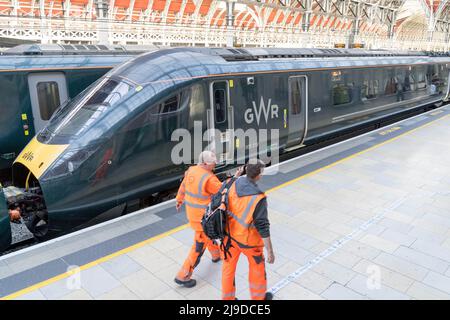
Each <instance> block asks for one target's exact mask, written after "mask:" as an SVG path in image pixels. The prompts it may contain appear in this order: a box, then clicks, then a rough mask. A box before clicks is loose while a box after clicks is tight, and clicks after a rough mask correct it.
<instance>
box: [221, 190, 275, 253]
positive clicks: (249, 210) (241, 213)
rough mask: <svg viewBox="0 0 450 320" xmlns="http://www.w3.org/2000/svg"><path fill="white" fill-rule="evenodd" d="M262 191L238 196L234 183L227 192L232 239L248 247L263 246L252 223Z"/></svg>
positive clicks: (261, 197)
mask: <svg viewBox="0 0 450 320" xmlns="http://www.w3.org/2000/svg"><path fill="white" fill-rule="evenodd" d="M265 197H266V195H265V194H264V193H261V194H255V195H251V196H243V197H239V196H238V194H237V192H236V184H235V183H233V185H232V186H231V188H230V191H229V193H228V217H229V219H228V220H229V228H230V229H229V233H230V236H231V238H232V239H234V240H235V241H237V242H239V243H240V244H243V245H245V246H248V247H263V246H264V242H263V240H262V237H261V236H260V234H259V233H258V230H256V228H255V226H254V225H253V213H254V212H255V209H256V206H257V205H258V203H259V201H261V200H262V199H264V198H265Z"/></svg>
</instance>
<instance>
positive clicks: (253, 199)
mask: <svg viewBox="0 0 450 320" xmlns="http://www.w3.org/2000/svg"><path fill="white" fill-rule="evenodd" d="M257 197H258V195H254V196H252V199H251V200H250V202H249V203H248V205H247V208H245V211H244V214H243V215H242V221H245V220H247V216H248V214H249V212H250V209H251V207H252V206H253V203H254V202H255V200H256V198H257Z"/></svg>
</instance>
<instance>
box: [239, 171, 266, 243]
mask: <svg viewBox="0 0 450 320" xmlns="http://www.w3.org/2000/svg"><path fill="white" fill-rule="evenodd" d="M235 184H236V193H237V195H238V196H239V197H244V196H253V195H255V194H261V193H263V192H262V191H261V190H260V189H259V187H258V185H257V184H256V183H254V182H253V181H251V180H249V179H248V178H247V177H239V178H238V179H237V180H236V182H235ZM253 223H254V225H255V227H256V230H258V233H259V234H260V236H261V237H263V238H267V237H269V236H270V223H269V219H268V214H267V199H266V198H264V199H261V200H260V201H259V202H258V204H257V205H256V208H255V212H253Z"/></svg>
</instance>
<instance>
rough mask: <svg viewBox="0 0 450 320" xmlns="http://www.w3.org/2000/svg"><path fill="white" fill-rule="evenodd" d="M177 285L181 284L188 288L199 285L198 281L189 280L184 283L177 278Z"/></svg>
mask: <svg viewBox="0 0 450 320" xmlns="http://www.w3.org/2000/svg"><path fill="white" fill-rule="evenodd" d="M175 283H176V284H179V285H181V286H183V287H186V288H192V287H195V285H196V284H197V281H195V279H189V280H185V281H182V280H179V279H177V278H175Z"/></svg>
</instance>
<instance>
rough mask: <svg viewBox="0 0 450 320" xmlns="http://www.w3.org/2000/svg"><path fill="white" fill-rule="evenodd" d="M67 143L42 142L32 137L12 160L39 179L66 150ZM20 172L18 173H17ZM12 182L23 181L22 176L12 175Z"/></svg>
mask: <svg viewBox="0 0 450 320" xmlns="http://www.w3.org/2000/svg"><path fill="white" fill-rule="evenodd" d="M67 147H68V145H59V144H44V143H41V142H39V141H38V140H37V139H36V137H34V138H33V139H32V140H31V142H30V143H29V144H28V145H27V146H26V147H25V149H24V150H23V151H22V152H21V153H20V154H19V156H18V157H17V159H16V160H15V161H14V165H15V164H17V163H20V164H22V165H23V166H25V167H26V168H27V169H28V170H29V172H31V173H32V174H33V176H34V177H35V178H36V179H37V180H39V178H40V177H41V176H42V174H43V173H44V172H45V171H46V170H47V169H48V168H49V167H50V165H51V164H52V163H53V162H54V161H55V160H56V159H57V158H58V157H59V156H60V155H61V154H62V153H63V152H64V150H66V149H67ZM19 174H20V173H19ZM14 180H15V181H14V182H15V183H16V182H18V183H20V184H22V183H25V184H26V182H27V181H26V179H25V181H23V177H20V176H19V177H14Z"/></svg>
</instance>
